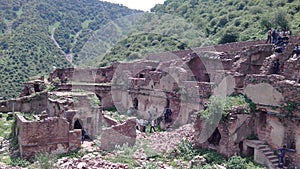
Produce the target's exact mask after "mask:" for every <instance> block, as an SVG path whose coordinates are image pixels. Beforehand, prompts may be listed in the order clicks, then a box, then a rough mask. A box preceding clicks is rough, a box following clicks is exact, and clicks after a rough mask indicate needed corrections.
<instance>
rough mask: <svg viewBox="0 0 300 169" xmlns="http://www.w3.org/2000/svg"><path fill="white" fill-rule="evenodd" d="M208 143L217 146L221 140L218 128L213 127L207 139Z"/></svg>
mask: <svg viewBox="0 0 300 169" xmlns="http://www.w3.org/2000/svg"><path fill="white" fill-rule="evenodd" d="M207 141H208V142H209V144H213V145H215V146H218V145H219V144H220V141H221V133H220V131H219V129H218V128H216V129H215V131H214V132H213V134H212V135H211V136H210V137H209V138H208V140H207Z"/></svg>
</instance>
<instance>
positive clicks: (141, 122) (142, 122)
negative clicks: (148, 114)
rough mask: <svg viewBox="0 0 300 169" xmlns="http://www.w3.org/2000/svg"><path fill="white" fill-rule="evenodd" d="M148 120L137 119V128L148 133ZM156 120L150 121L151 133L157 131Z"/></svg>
mask: <svg viewBox="0 0 300 169" xmlns="http://www.w3.org/2000/svg"><path fill="white" fill-rule="evenodd" d="M148 123H149V122H148V121H147V120H144V119H139V120H138V119H137V125H136V129H137V130H139V131H141V132H143V133H146V129H147V125H148ZM155 126H156V125H155V120H151V123H150V133H152V132H156V130H155Z"/></svg>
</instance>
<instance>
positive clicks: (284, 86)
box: [244, 75, 300, 106]
mask: <svg viewBox="0 0 300 169" xmlns="http://www.w3.org/2000/svg"><path fill="white" fill-rule="evenodd" d="M244 83H245V87H246V90H245V91H244V92H245V94H246V95H247V96H249V97H250V98H251V99H253V100H256V99H255V97H256V98H262V97H265V98H266V99H263V100H261V99H258V101H257V102H256V103H258V104H265V105H276V106H279V105H280V104H283V103H285V102H288V101H290V102H296V103H299V102H300V95H299V94H298V93H299V92H300V84H299V83H296V82H295V81H290V80H285V78H284V76H280V75H247V76H246V79H245V82H244ZM247 87H248V88H250V87H251V90H249V92H247ZM256 89H261V90H257V91H255V90H256ZM254 91H255V92H256V94H250V93H253V92H254ZM252 95H253V96H252ZM274 101H275V102H274ZM270 102H272V103H274V104H269V103H270Z"/></svg>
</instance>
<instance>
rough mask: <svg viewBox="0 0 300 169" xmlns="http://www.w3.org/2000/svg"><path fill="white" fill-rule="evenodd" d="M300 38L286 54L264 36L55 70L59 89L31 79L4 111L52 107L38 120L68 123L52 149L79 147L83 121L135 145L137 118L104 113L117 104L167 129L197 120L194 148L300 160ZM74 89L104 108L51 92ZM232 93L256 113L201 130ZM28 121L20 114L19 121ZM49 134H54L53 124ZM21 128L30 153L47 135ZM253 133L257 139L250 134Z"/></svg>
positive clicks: (108, 144) (105, 139)
mask: <svg viewBox="0 0 300 169" xmlns="http://www.w3.org/2000/svg"><path fill="white" fill-rule="evenodd" d="M299 41H300V38H299V36H294V37H291V38H290V43H289V44H288V46H287V47H286V48H285V51H284V52H283V53H274V48H273V46H272V45H270V44H264V41H250V42H237V43H230V44H224V45H217V46H209V47H202V48H195V49H191V50H183V51H175V52H165V53H160V54H149V55H148V56H146V58H145V59H144V60H140V61H134V62H130V63H118V62H116V63H113V64H112V65H111V66H109V67H105V68H99V69H75V68H68V69H56V70H55V71H53V72H52V73H51V74H50V76H49V79H48V81H49V82H56V83H55V86H56V88H55V91H54V92H47V91H46V92H45V91H39V90H36V89H39V88H38V87H37V85H36V84H35V83H34V84H33V87H30V85H29V87H28V85H27V87H25V88H24V90H23V93H22V95H21V96H22V97H21V98H18V99H15V100H8V101H1V102H0V105H2V106H1V108H0V109H1V110H0V111H1V112H5V111H12V110H14V111H20V112H24V113H26V112H31V111H35V112H37V113H40V112H42V111H44V110H46V114H47V116H48V117H47V118H45V119H43V120H41V121H39V122H32V125H35V124H36V125H38V123H42V124H43V125H44V124H45V125H46V124H49V125H50V121H52V122H53V123H54V124H55V123H57V124H59V125H61V128H63V129H64V130H62V132H64V134H63V135H65V137H63V138H61V139H58V138H56V135H55V134H54V135H52V137H53V140H54V141H53V142H60V143H59V144H54V145H53V146H48V145H47V146H46V145H45V146H44V147H43V146H41V147H43V150H46V149H47V150H49V149H50V150H51V152H64V151H68V150H70V149H73V148H75V147H76V146H77V147H78V145H80V144H78V141H80V138H79V136H78V135H79V134H78V130H77V128H80V127H75V126H76V124H77V125H78V124H80V125H81V127H83V128H86V129H87V130H88V132H89V133H90V135H91V138H92V139H94V138H96V137H97V136H98V135H101V142H102V143H103V144H102V148H103V149H107V150H108V149H112V148H113V147H114V146H115V145H121V144H124V143H130V145H133V144H134V143H135V136H136V133H135V129H134V128H135V125H136V122H135V119H129V120H128V121H126V122H124V123H123V124H118V123H117V122H116V121H114V120H113V119H110V118H109V117H106V116H105V115H103V114H102V113H101V111H102V109H108V108H111V107H116V109H117V110H118V112H121V113H123V114H125V115H128V116H135V117H137V118H138V119H145V120H148V121H151V120H156V121H157V122H158V123H159V125H160V127H161V128H164V129H166V128H169V127H178V126H181V125H184V124H187V123H192V122H194V126H195V130H196V134H195V136H194V137H195V139H194V140H195V141H194V145H195V146H197V147H204V148H211V149H214V150H216V151H218V152H220V153H222V154H224V155H226V156H227V157H229V156H232V155H234V154H248V155H252V156H254V159H255V160H256V161H257V162H259V163H261V164H265V165H267V166H269V167H271V168H274V167H275V165H276V163H278V159H277V156H275V155H274V153H273V150H275V149H277V148H279V147H281V146H282V145H283V144H287V146H288V147H289V148H293V149H296V151H297V153H293V154H288V155H289V157H290V159H291V160H290V163H293V164H294V165H297V166H300V160H298V159H300V153H299V152H300V133H299V132H298V131H297V129H298V128H299V124H300V115H299V113H300V112H299V106H300V96H299V92H300V84H299V82H300V81H299V79H300V57H297V56H292V55H291V54H292V50H293V47H294V45H295V44H296V43H298V42H299ZM276 59H279V63H280V68H279V73H278V74H272V73H273V63H274V61H275V60H276ZM26 88H27V89H26ZM72 91H78V92H79V93H85V94H84V95H83V96H78V97H80V98H88V95H94V96H96V97H97V98H98V100H99V105H98V108H91V107H92V106H91V105H88V104H89V102H88V101H84V99H83V100H81V99H79V100H80V101H77V103H78V104H77V105H76V103H75V102H74V100H73V102H72V101H70V100H72V98H65V99H64V101H60V100H59V99H57V97H52V96H62V95H68V93H72ZM37 93H38V94H37ZM231 94H242V95H244V96H247V97H248V98H249V99H251V100H252V102H254V103H255V104H256V110H255V114H256V116H253V115H249V114H244V113H241V112H240V111H237V110H236V109H235V110H232V112H231V113H230V117H228V118H227V120H225V121H221V122H219V123H217V124H215V126H214V130H212V132H211V133H210V137H208V138H207V139H206V140H203V138H201V137H200V136H201V133H202V132H203V131H205V130H207V129H206V128H205V125H204V122H203V120H201V119H199V118H198V116H197V114H198V113H199V111H200V110H203V109H205V107H206V105H207V103H208V102H209V100H208V98H209V97H210V96H218V97H226V96H229V95H231ZM28 95H29V96H28ZM33 95H34V96H33ZM37 97H39V98H38V99H36V98H37ZM54 98H56V99H54ZM85 100H88V99H85ZM48 119H49V120H48ZM29 124H30V123H29V122H27V121H25V120H22V118H21V117H19V116H18V126H19V127H21V126H22V125H24V126H25V125H28V126H29ZM66 124H68V125H66ZM104 124H106V126H105V127H103V125H104ZM30 125H31V124H30ZM66 126H68V127H66ZM125 129H127V130H125ZM24 130H25V129H24ZM20 131H21V130H20ZM43 132H46V133H52V131H50V130H49V129H47V127H45V130H44V131H43ZM21 133H22V132H20V134H19V140H20V141H21V142H22V143H24V144H21V145H20V150H21V152H22V151H23V154H26V153H27V152H28V153H30V151H31V150H29V149H27V148H26V147H31V148H33V147H38V146H40V145H43V144H44V142H43V140H44V138H42V136H43V135H42V134H41V139H38V138H39V137H36V138H35V140H32V141H30V140H26V139H25V138H26V135H23V134H21ZM109 133H115V134H113V135H110V134H109ZM67 136H68V137H67ZM250 136H255V137H256V139H257V140H250V139H248V138H249V137H250ZM23 137H25V138H23ZM27 139H28V138H27ZM24 140H25V141H24ZM75 140H76V141H75ZM109 140H113V141H109ZM64 143H66V144H64ZM22 146H23V147H22ZM62 147H63V148H62ZM62 149H63V150H62ZM52 150H53V151H52ZM276 160H277V161H276Z"/></svg>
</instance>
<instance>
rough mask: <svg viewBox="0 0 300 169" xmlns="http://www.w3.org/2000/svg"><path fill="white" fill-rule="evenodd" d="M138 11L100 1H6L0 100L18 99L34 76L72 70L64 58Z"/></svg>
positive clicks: (0, 34) (0, 4) (0, 25)
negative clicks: (104, 28) (65, 69)
mask: <svg viewBox="0 0 300 169" xmlns="http://www.w3.org/2000/svg"><path fill="white" fill-rule="evenodd" d="M133 13H140V11H134V10H130V9H128V8H127V7H124V6H120V5H117V4H112V3H108V2H102V1H99V0H1V1H0V97H6V98H10V97H16V96H17V95H18V94H19V92H20V89H21V87H22V86H23V82H25V81H28V80H29V78H30V77H33V76H39V75H42V74H48V73H49V72H50V71H51V70H53V68H55V67H57V68H62V67H71V64H70V63H69V62H68V61H67V60H66V57H65V56H66V55H70V54H71V53H78V52H79V51H80V49H81V48H82V46H83V45H84V44H85V43H86V41H87V40H88V39H89V37H90V36H91V35H92V33H93V31H95V30H101V28H102V27H103V26H104V25H105V24H107V23H109V22H110V21H111V20H117V19H118V18H121V17H124V16H128V15H131V14H133ZM54 40H55V41H56V42H55V41H54ZM111 43H112V42H110V43H108V44H107V45H111ZM70 59H72V58H70ZM74 60H76V58H75V59H74Z"/></svg>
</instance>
